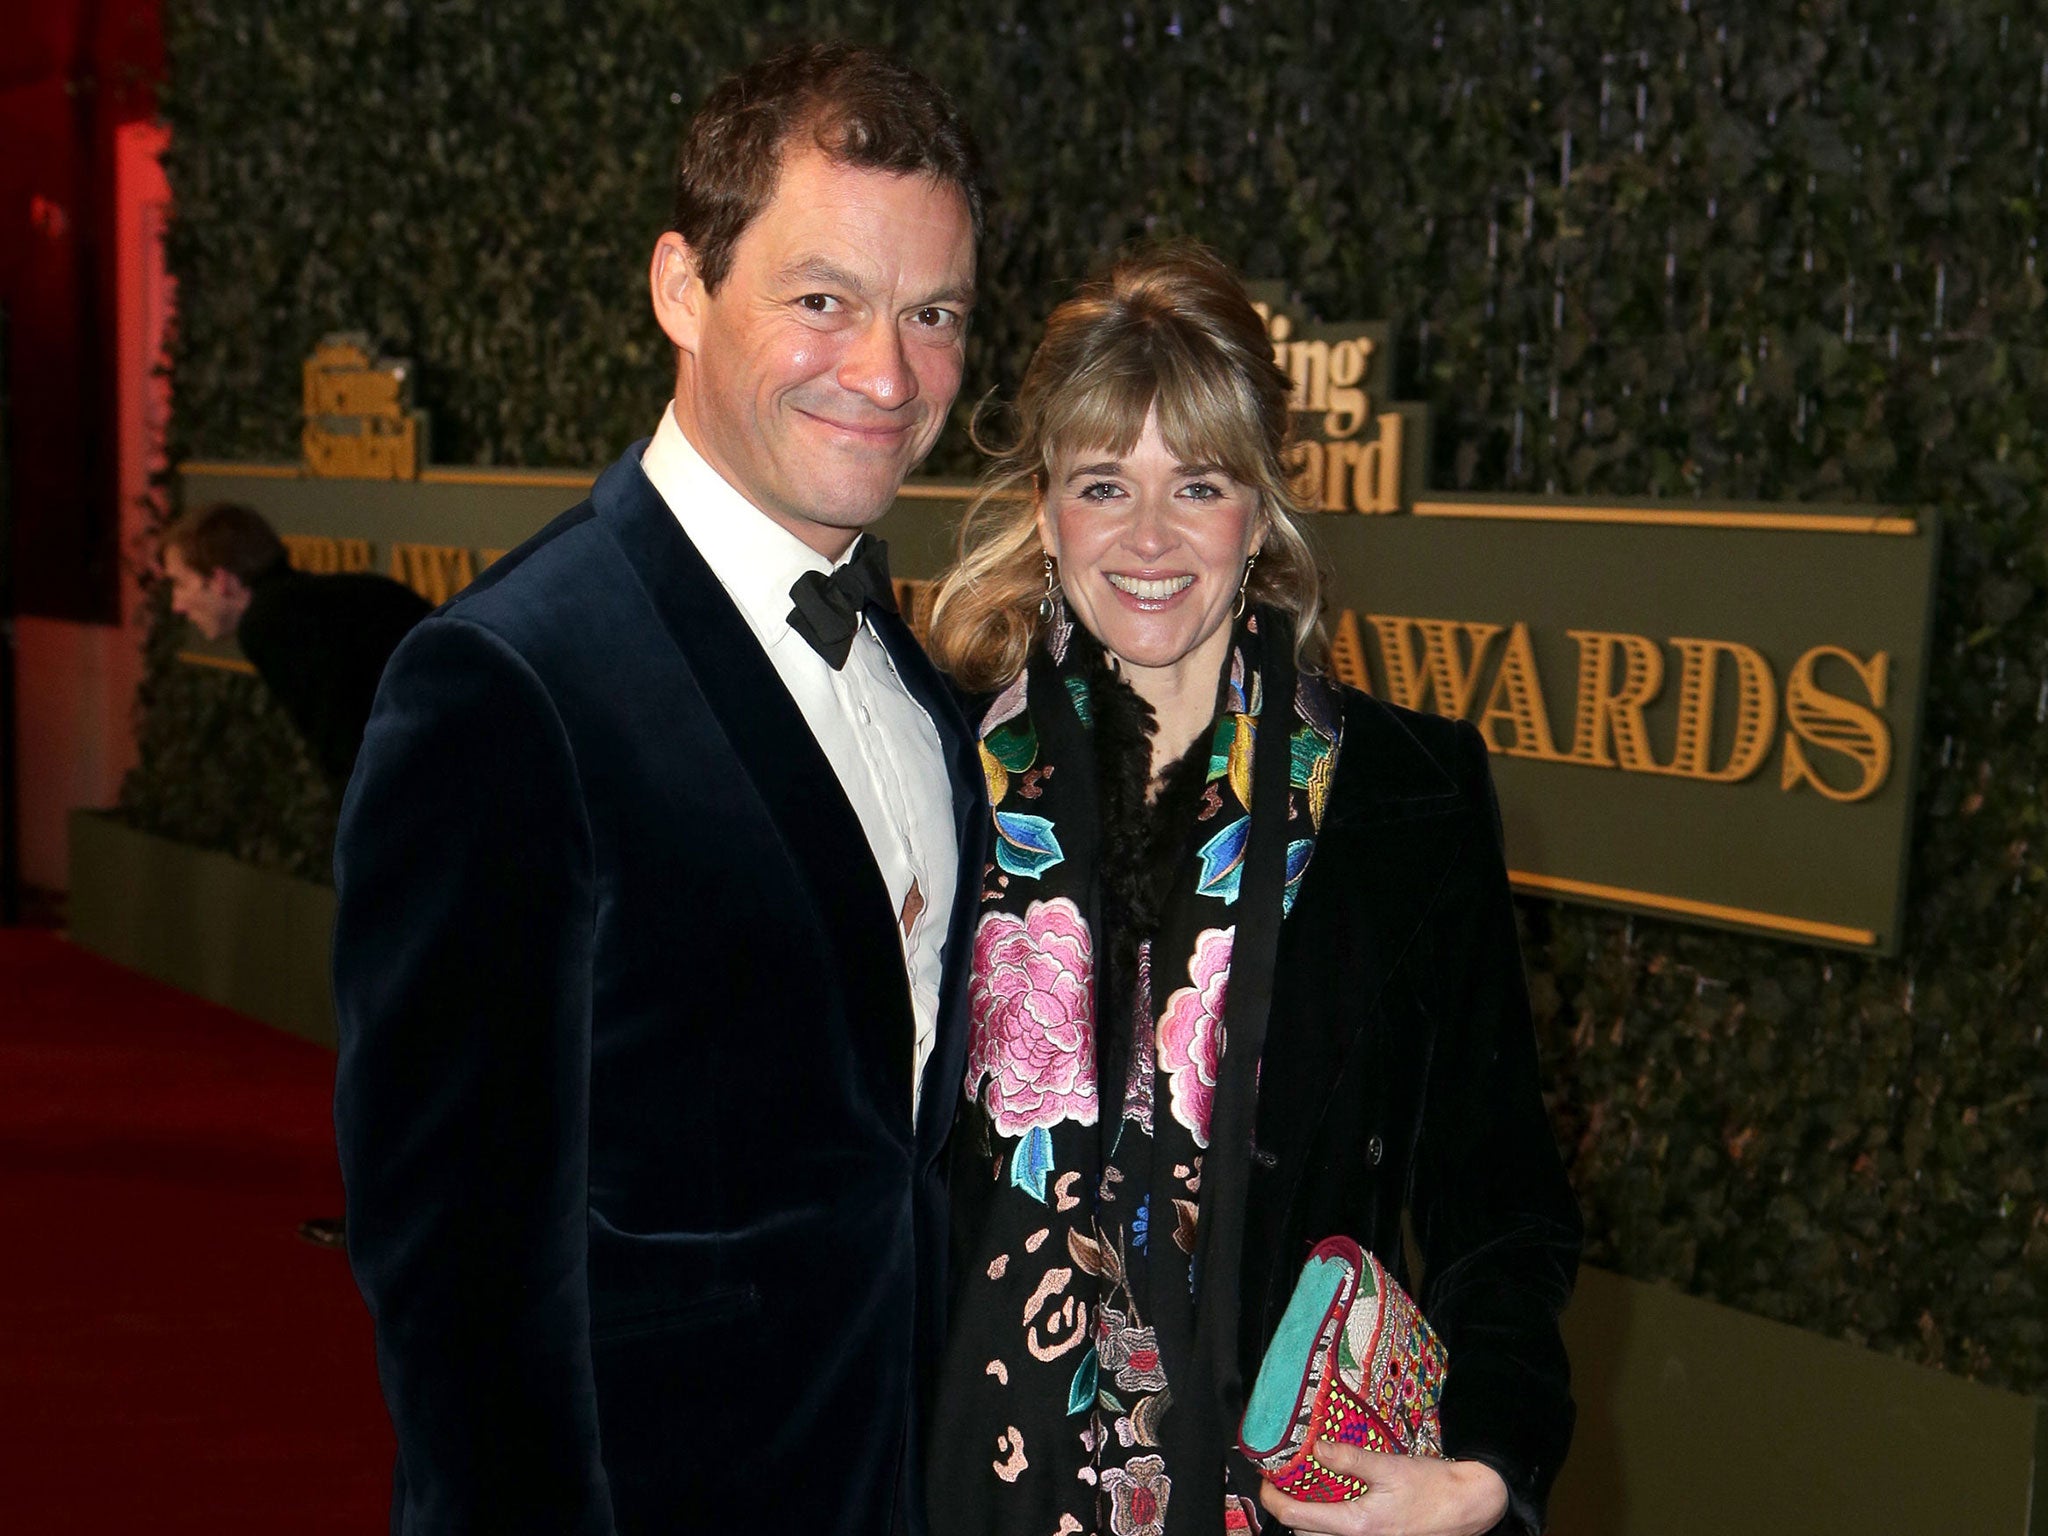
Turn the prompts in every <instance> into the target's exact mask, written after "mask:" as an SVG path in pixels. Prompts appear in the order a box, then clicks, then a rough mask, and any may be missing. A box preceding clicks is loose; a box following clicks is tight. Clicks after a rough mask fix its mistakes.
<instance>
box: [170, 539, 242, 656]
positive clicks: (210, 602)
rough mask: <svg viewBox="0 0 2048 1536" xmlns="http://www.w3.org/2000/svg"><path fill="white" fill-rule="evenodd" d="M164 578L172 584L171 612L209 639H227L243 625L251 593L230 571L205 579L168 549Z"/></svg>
mask: <svg viewBox="0 0 2048 1536" xmlns="http://www.w3.org/2000/svg"><path fill="white" fill-rule="evenodd" d="M164 576H165V579H167V580H168V581H169V582H170V584H171V612H173V613H175V614H178V615H180V616H182V617H183V618H184V619H185V620H187V621H188V622H189V623H190V624H191V626H192V627H193V628H194V629H196V630H198V631H199V633H201V634H202V635H204V636H206V638H207V639H209V640H220V639H224V638H226V637H227V636H228V635H231V634H233V633H234V632H235V626H236V625H237V624H239V623H241V622H242V613H243V611H244V610H245V609H247V608H248V606H249V589H248V587H246V586H244V585H243V583H242V580H241V578H240V577H239V576H236V575H235V574H234V573H233V572H232V571H230V570H228V569H227V567H225V566H221V567H218V568H216V569H215V570H213V571H211V572H210V573H208V574H207V575H204V576H202V575H200V574H199V572H197V571H195V570H194V569H192V567H191V566H190V565H189V564H188V563H186V560H185V556H184V555H183V553H181V552H180V551H178V550H176V549H166V550H165V551H164Z"/></svg>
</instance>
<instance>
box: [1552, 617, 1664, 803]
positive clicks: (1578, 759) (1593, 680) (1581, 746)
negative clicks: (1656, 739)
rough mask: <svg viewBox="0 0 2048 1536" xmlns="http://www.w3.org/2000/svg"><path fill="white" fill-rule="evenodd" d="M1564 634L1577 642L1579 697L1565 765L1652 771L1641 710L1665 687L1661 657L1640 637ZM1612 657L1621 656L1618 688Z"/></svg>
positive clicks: (1576, 631)
mask: <svg viewBox="0 0 2048 1536" xmlns="http://www.w3.org/2000/svg"><path fill="white" fill-rule="evenodd" d="M1565 633H1566V634H1568V635H1570V636H1571V637H1572V639H1574V640H1576V641H1578V643H1579V697H1578V708H1577V714H1576V718H1575V719H1574V721H1573V723H1572V749H1571V753H1570V760H1571V761H1572V762H1575V763H1586V764H1589V765H1591V766H1593V767H1597V768H1615V767H1620V768H1625V769H1627V770H1628V771H1629V772H1630V773H1655V772H1657V771H1658V764H1657V760H1656V759H1655V758H1653V757H1652V756H1651V755H1650V740H1649V734H1648V732H1647V731H1645V729H1644V727H1643V707H1644V706H1645V705H1647V704H1648V703H1649V702H1650V701H1651V700H1652V699H1654V698H1656V697H1657V690H1658V689H1659V688H1662V687H1663V686H1664V653H1663V652H1662V651H1661V650H1659V649H1658V648H1657V646H1656V644H1655V642H1653V641H1650V640H1646V639H1645V638H1644V637H1643V636H1641V635H1624V634H1614V633H1610V632H1608V631H1606V630H1598V629H1570V630H1566V631H1565ZM1616 652H1620V653H1621V657H1622V678H1621V682H1620V685H1619V686H1617V685H1616V684H1615V681H1614V658H1615V653H1616Z"/></svg>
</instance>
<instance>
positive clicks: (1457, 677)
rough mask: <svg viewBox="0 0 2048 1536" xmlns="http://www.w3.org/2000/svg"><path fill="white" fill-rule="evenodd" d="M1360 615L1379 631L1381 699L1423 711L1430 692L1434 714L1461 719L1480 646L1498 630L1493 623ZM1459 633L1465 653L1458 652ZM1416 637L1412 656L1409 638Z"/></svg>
mask: <svg viewBox="0 0 2048 1536" xmlns="http://www.w3.org/2000/svg"><path fill="white" fill-rule="evenodd" d="M1366 619H1367V621H1368V622H1370V623H1371V625H1372V627H1373V629H1374V630H1375V631H1377V632H1378V634H1379V641H1380V666H1381V669H1382V670H1383V671H1384V672H1385V673H1386V678H1387V697H1388V698H1390V699H1391V700H1393V702H1394V703H1396V704H1399V705H1401V706H1402V707H1403V708H1404V709H1423V708H1426V707H1427V706H1426V705H1425V704H1424V703H1423V700H1424V699H1425V698H1427V697H1428V696H1429V695H1430V693H1431V692H1432V691H1434V693H1435V695H1436V703H1437V709H1436V712H1437V713H1438V714H1440V715H1448V716H1450V717H1451V718H1452V719H1454V720H1458V719H1463V718H1464V716H1465V715H1466V714H1467V713H1468V712H1469V711H1470V710H1471V708H1472V695H1473V694H1474V693H1476V692H1477V691H1478V688H1479V670H1480V667H1481V666H1482V665H1483V664H1484V662H1485V660H1486V650H1487V647H1488V646H1489V645H1491V644H1492V643H1493V637H1494V636H1495V635H1497V634H1499V633H1500V626H1499V625H1498V624H1469V623H1468V624H1460V623H1457V622H1455V621H1453V620H1450V619H1409V618H1401V617H1396V616H1387V615H1382V614H1377V613H1369V614H1367V615H1366ZM1461 632H1462V633H1463V635H1464V637H1465V640H1466V643H1467V646H1469V654H1461V650H1462V648H1461V647H1460V646H1459V644H1458V636H1459V634H1460V633H1461ZM1415 635H1420V636H1421V637H1422V654H1421V655H1420V656H1419V657H1418V656H1417V655H1416V654H1415V649H1414V644H1413V640H1412V638H1411V637H1412V636H1415Z"/></svg>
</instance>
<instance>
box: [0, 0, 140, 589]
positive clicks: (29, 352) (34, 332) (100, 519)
mask: <svg viewBox="0 0 2048 1536" xmlns="http://www.w3.org/2000/svg"><path fill="white" fill-rule="evenodd" d="M5 4H6V9H7V11H8V15H7V19H6V23H5V25H0V304H4V305H5V306H6V309H7V312H8V318H9V358H8V367H7V380H6V382H7V397H8V402H9V412H10V416H11V421H10V424H9V447H10V457H11V459H12V477H11V478H12V481H13V510H14V521H15V533H14V550H15V557H16V564H15V573H14V574H15V595H16V601H17V603H18V605H19V607H20V610H21V611H22V612H23V613H25V614H35V615H42V616H46V617H51V618H62V619H72V620H82V621H86V622H93V623H118V622H119V620H120V552H121V539H120V523H121V519H120V507H119V492H118V490H117V479H116V476H117V464H116V459H117V453H116V439H115V430H114V421H115V393H114V364H115V358H114V349H115V319H116V315H115V275H116V268H117V261H118V253H117V252H116V250H115V240H114V199H113V182H114V177H113V171H114V131H115V129H116V128H117V127H118V126H119V125H121V124H122V123H125V122H132V121H135V120H137V119H143V118H148V117H151V116H152V115H153V114H154V112H155V107H156V102H155V89H154V86H155V82H156V81H157V79H158V78H159V77H160V75H161V73H162V66H163V40H162V29H161V26H160V22H159V17H158V4H157V0H5Z"/></svg>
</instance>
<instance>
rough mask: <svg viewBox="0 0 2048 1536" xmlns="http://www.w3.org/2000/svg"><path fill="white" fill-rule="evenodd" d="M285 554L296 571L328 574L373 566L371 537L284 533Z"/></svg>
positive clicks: (319, 574)
mask: <svg viewBox="0 0 2048 1536" xmlns="http://www.w3.org/2000/svg"><path fill="white" fill-rule="evenodd" d="M278 539H279V540H280V542H282V543H283V545H284V552H285V558H286V559H287V560H289V561H290V562H291V567H292V569H293V570H295V571H310V572H312V573H313V574H314V575H316V576H329V575H332V574H334V573H335V572H336V571H367V570H368V569H369V568H370V541H369V540H368V539H331V538H328V537H326V536H325V535H324V534H315V533H281V534H279V535H278Z"/></svg>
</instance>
